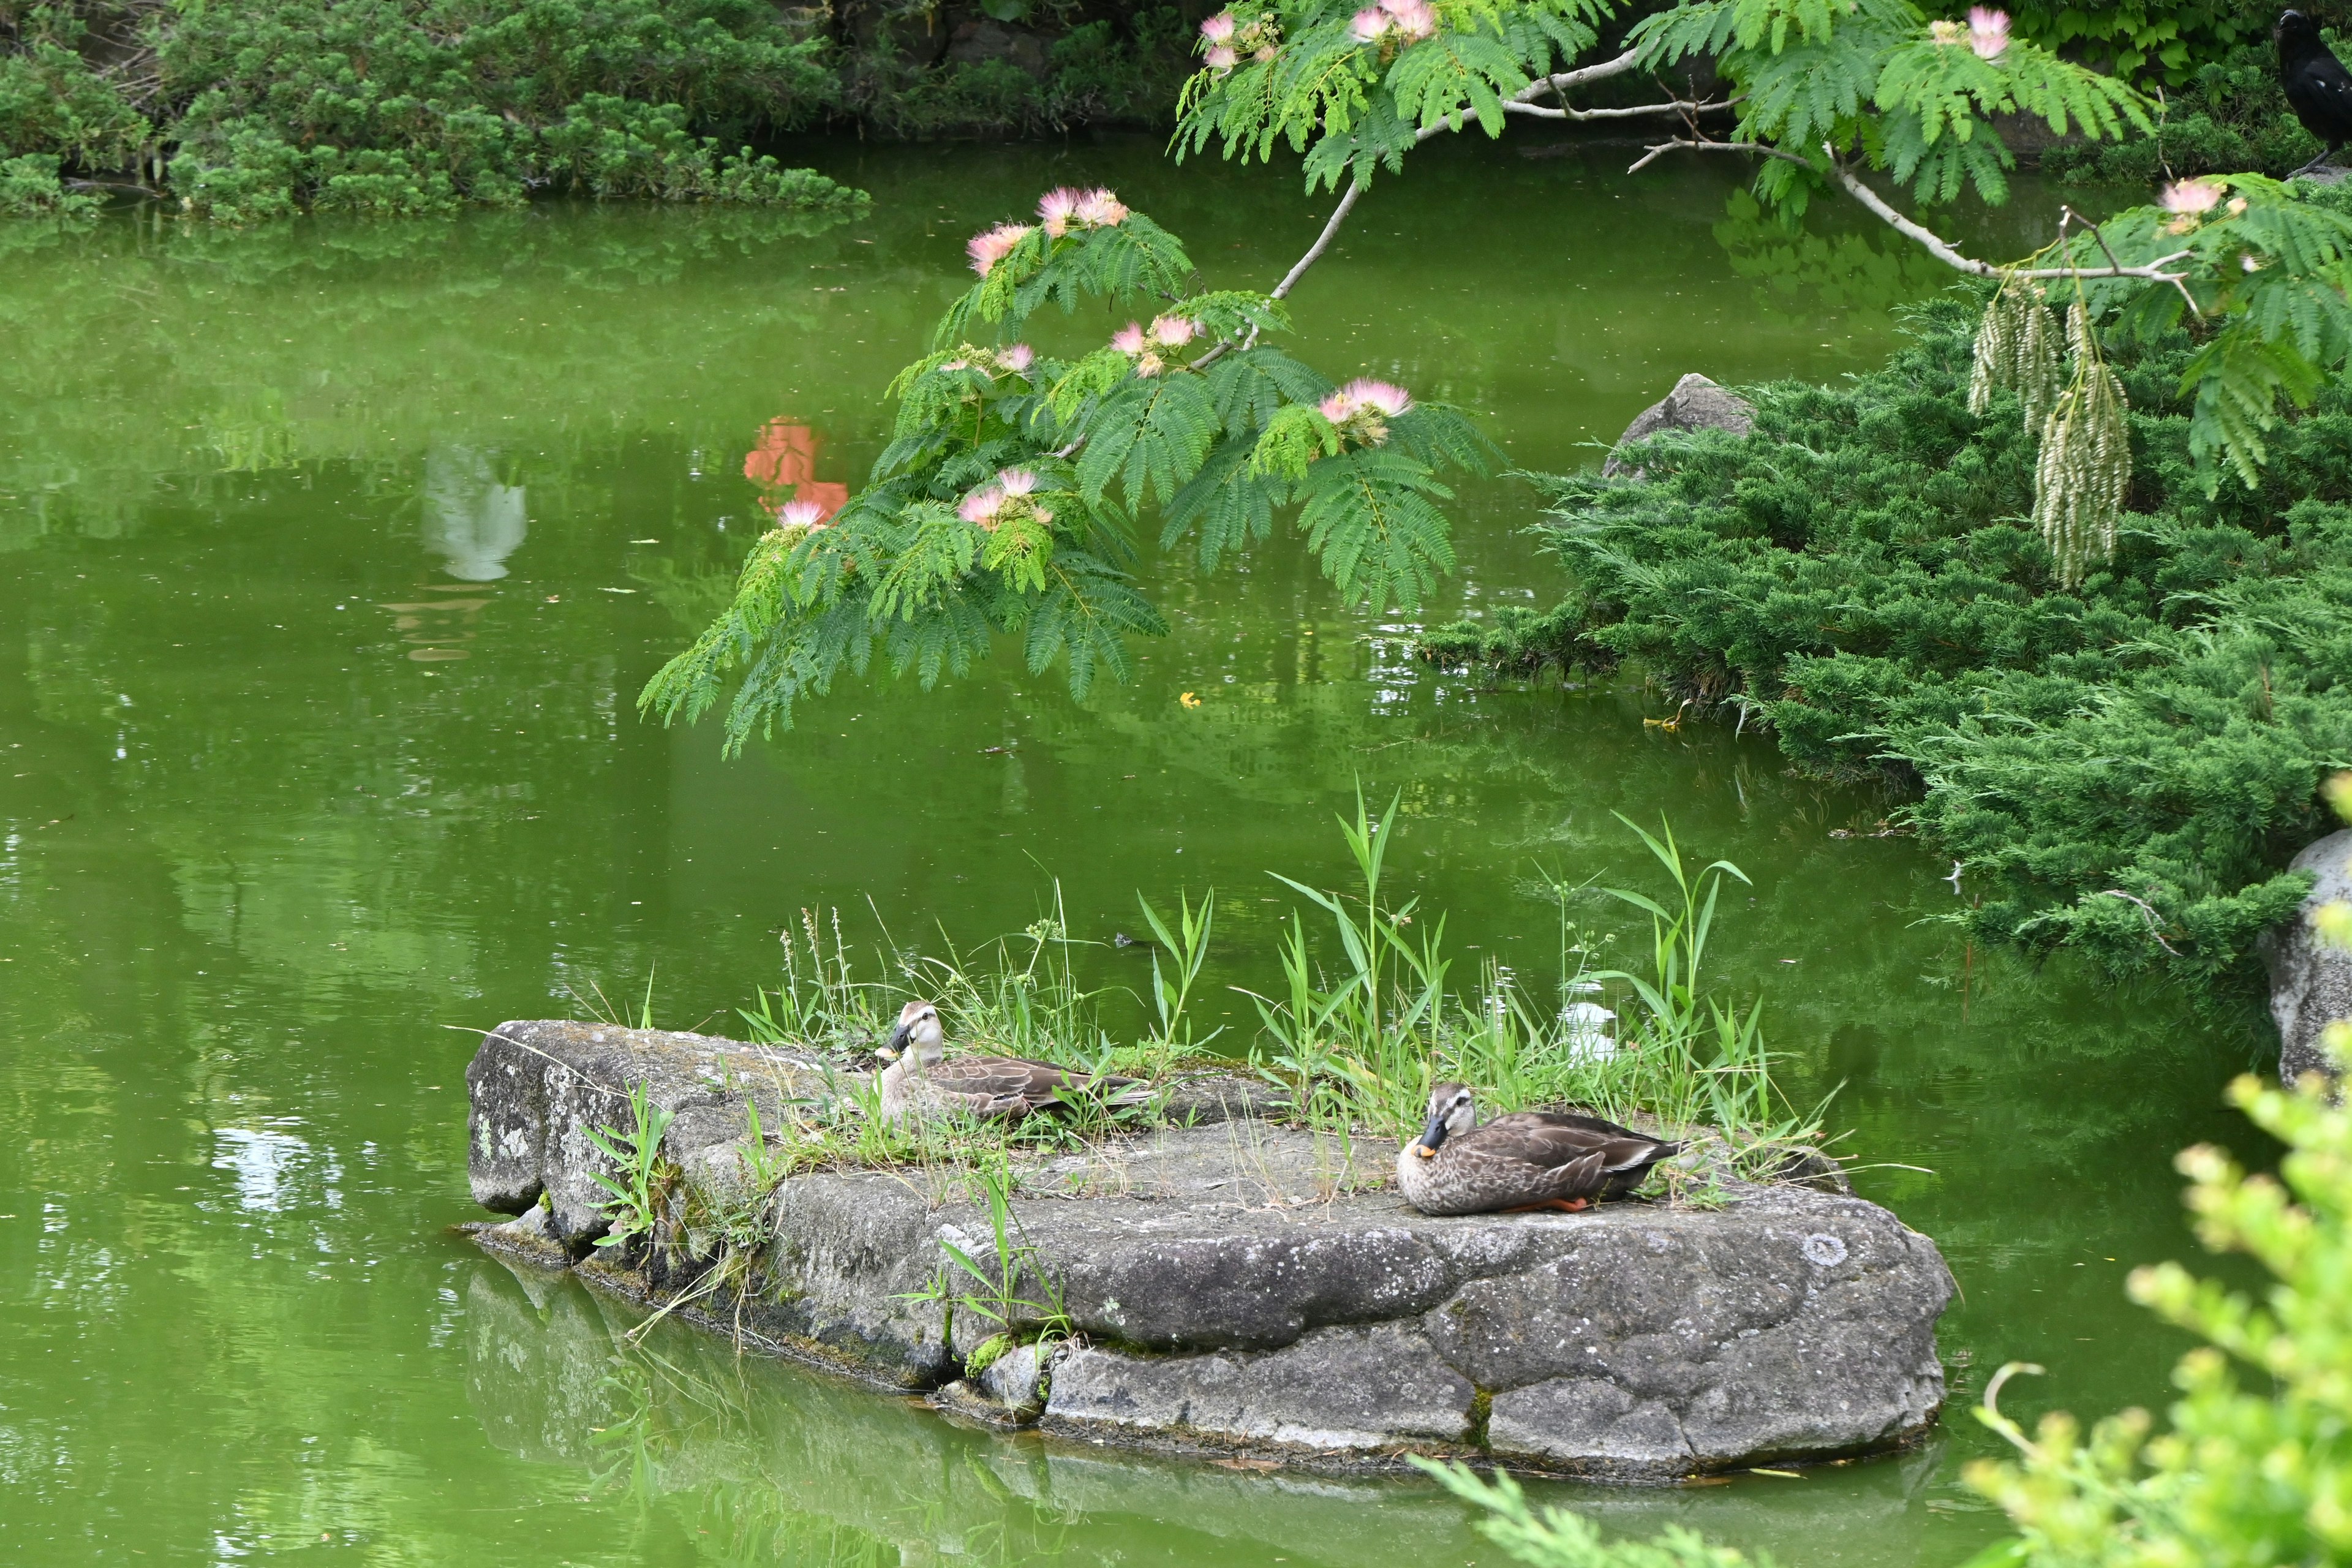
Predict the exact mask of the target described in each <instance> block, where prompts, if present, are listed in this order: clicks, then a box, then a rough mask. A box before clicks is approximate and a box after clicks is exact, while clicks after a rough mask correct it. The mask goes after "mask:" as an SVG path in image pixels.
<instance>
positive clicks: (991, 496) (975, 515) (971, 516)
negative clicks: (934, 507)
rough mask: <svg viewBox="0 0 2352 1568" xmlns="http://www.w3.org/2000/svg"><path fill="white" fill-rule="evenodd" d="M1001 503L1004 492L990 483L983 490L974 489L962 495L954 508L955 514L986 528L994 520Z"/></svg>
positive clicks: (1001, 505) (1002, 502)
mask: <svg viewBox="0 0 2352 1568" xmlns="http://www.w3.org/2000/svg"><path fill="white" fill-rule="evenodd" d="M1003 505H1004V492H1003V490H1001V489H997V488H996V487H995V486H994V485H991V486H989V487H988V489H984V490H974V491H972V492H971V494H970V495H968V496H966V497H964V498H963V500H962V502H961V504H960V505H958V506H957V508H956V515H957V516H958V517H960V518H961V519H963V520H964V521H966V522H969V523H972V524H975V525H977V526H979V527H981V528H986V527H988V526H989V525H990V524H991V523H992V522H994V521H996V514H997V512H998V510H1000V509H1002V508H1003Z"/></svg>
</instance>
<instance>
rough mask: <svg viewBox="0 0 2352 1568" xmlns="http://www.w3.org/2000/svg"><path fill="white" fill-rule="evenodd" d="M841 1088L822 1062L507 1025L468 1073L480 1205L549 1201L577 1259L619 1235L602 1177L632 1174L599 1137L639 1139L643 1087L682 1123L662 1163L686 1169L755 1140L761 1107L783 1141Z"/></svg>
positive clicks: (768, 1051)
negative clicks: (800, 1109)
mask: <svg viewBox="0 0 2352 1568" xmlns="http://www.w3.org/2000/svg"><path fill="white" fill-rule="evenodd" d="M834 1081H835V1080H834V1078H833V1075H832V1073H831V1069H830V1068H829V1067H828V1066H827V1064H826V1063H825V1062H824V1061H823V1060H822V1059H821V1058H817V1057H814V1056H812V1055H809V1054H806V1053H803V1052H796V1051H786V1050H781V1049H777V1048H775V1047H767V1046H748V1045H744V1044H742V1043H740V1041H735V1040H722V1039H719V1038H716V1037H712V1036H709V1035H688V1034H675V1033H671V1032H669V1031H667V1030H660V1029H624V1028H619V1027H616V1026H611V1025H604V1024H578V1023H571V1022H567V1021H562V1020H538V1021H523V1022H510V1023H505V1024H500V1025H499V1026H498V1027H497V1028H495V1029H493V1030H491V1031H490V1032H489V1033H488V1035H487V1036H485V1037H483V1039H482V1047H481V1049H480V1050H478V1051H477V1052H476V1053H475V1054H474V1059H473V1062H472V1063H471V1064H470V1065H469V1066H468V1067H467V1068H466V1089H467V1140H466V1148H467V1158H466V1174H467V1182H468V1184H470V1185H471V1186H472V1188H473V1193H474V1201H475V1202H476V1203H478V1204H479V1205H482V1206H483V1207H484V1208H486V1209H489V1210H492V1211H493V1212H495V1213H498V1214H513V1215H519V1214H522V1213H524V1212H525V1211H527V1210H528V1209H530V1207H531V1206H532V1205H535V1204H537V1203H539V1202H540V1201H541V1197H542V1196H544V1198H545V1199H546V1205H547V1210H548V1215H549V1223H550V1224H551V1226H552V1228H553V1229H554V1231H555V1233H556V1235H557V1236H558V1237H561V1238H562V1240H563V1241H564V1242H566V1243H567V1244H569V1245H571V1246H572V1247H573V1248H574V1249H575V1250H577V1249H578V1248H581V1247H586V1246H587V1245H588V1244H589V1243H591V1242H593V1240H594V1239H595V1238H596V1237H599V1236H602V1235H604V1232H605V1231H606V1230H607V1229H608V1228H609V1226H608V1224H607V1222H606V1220H605V1217H604V1209H603V1206H602V1204H603V1200H604V1196H605V1194H604V1188H603V1187H601V1186H599V1185H598V1184H597V1183H596V1180H595V1177H596V1174H597V1173H604V1174H606V1175H611V1176H618V1175H619V1174H620V1169H619V1166H618V1165H617V1164H616V1163H614V1161H613V1160H612V1159H610V1158H609V1157H608V1156H606V1155H605V1154H604V1152H603V1151H602V1150H600V1149H598V1148H597V1147H596V1145H595V1144H594V1143H593V1142H591V1141H590V1140H589V1137H588V1132H589V1130H590V1129H592V1128H609V1129H616V1130H620V1131H627V1130H629V1128H630V1127H631V1113H630V1107H629V1094H630V1090H631V1089H633V1088H635V1086H636V1085H638V1084H643V1085H644V1086H645V1087H646V1091H647V1098H648V1099H649V1100H651V1101H652V1102H653V1103H654V1104H656V1105H658V1106H660V1107H661V1108H662V1109H663V1110H667V1111H669V1112H671V1114H672V1121H671V1122H670V1124H669V1127H668V1130H667V1131H666V1132H665V1133H664V1134H663V1137H662V1152H663V1154H664V1155H665V1156H666V1157H667V1159H669V1160H670V1161H672V1162H673V1163H683V1162H684V1161H685V1160H686V1159H687V1158H688V1156H689V1155H691V1154H692V1153H694V1152H696V1151H698V1150H700V1149H704V1148H706V1147H709V1146H710V1145H713V1144H721V1143H728V1142H732V1141H733V1140H735V1139H738V1138H741V1137H743V1136H745V1134H746V1132H747V1131H748V1128H749V1120H750V1118H749V1112H748V1111H747V1110H746V1107H747V1105H750V1104H753V1103H756V1104H757V1105H758V1107H759V1111H760V1117H761V1126H762V1128H763V1129H765V1130H767V1131H776V1130H778V1129H780V1128H782V1126H783V1125H784V1124H785V1121H786V1118H787V1114H788V1110H789V1108H790V1107H791V1105H792V1104H793V1102H794V1101H806V1100H812V1099H814V1098H816V1097H819V1096H822V1095H824V1094H825V1093H827V1092H829V1090H830V1089H831V1088H832V1086H833V1084H834Z"/></svg>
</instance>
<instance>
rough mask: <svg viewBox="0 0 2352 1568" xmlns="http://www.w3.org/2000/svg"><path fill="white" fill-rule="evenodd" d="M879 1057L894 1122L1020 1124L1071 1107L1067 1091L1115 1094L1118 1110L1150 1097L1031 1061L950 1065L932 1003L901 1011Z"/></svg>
mask: <svg viewBox="0 0 2352 1568" xmlns="http://www.w3.org/2000/svg"><path fill="white" fill-rule="evenodd" d="M879 1054H880V1056H881V1057H882V1059H883V1060H884V1061H886V1062H887V1063H888V1064H889V1065H888V1066H887V1067H885V1068H883V1069H882V1076H881V1078H880V1079H878V1080H877V1081H878V1084H879V1087H880V1089H881V1091H882V1119H883V1120H884V1121H894V1122H896V1121H907V1120H908V1119H909V1118H917V1117H927V1116H938V1115H941V1114H961V1115H964V1116H972V1117H978V1118H980V1119H981V1120H982V1121H1019V1120H1021V1119H1022V1118H1023V1117H1024V1116H1027V1115H1029V1114H1030V1113H1032V1112H1033V1111H1038V1110H1047V1109H1050V1108H1055V1107H1066V1106H1067V1105H1068V1103H1069V1101H1068V1100H1067V1098H1066V1096H1065V1095H1064V1094H1063V1093H1062V1091H1063V1090H1065V1089H1087V1090H1090V1091H1097V1092H1099V1091H1104V1090H1108V1102H1109V1103H1110V1104H1112V1105H1135V1104H1139V1103H1141V1102H1142V1101H1143V1100H1145V1099H1147V1098H1149V1096H1150V1086H1149V1085H1147V1084H1145V1083H1144V1082H1143V1080H1142V1079H1133V1078H1118V1077H1115V1076H1111V1075H1103V1076H1100V1077H1089V1076H1087V1075H1086V1074H1084V1073H1073V1072H1071V1071H1070V1070H1069V1069H1068V1068H1058V1067H1055V1065H1054V1064H1053V1063H1051V1062H1036V1061H1031V1060H1029V1059H1028V1058H1025V1057H955V1058H950V1057H949V1056H948V1054H947V1035H946V1032H945V1031H944V1030H942V1029H941V1028H940V1010H939V1008H938V1007H937V1006H936V1005H933V1004H931V1003H929V1002H909V1003H908V1004H907V1005H906V1006H904V1007H902V1008H900V1009H899V1011H898V1027H897V1028H895V1029H893V1030H892V1031H891V1032H890V1039H889V1043H888V1044H887V1045H885V1046H884V1047H882V1049H881V1051H880V1053H879Z"/></svg>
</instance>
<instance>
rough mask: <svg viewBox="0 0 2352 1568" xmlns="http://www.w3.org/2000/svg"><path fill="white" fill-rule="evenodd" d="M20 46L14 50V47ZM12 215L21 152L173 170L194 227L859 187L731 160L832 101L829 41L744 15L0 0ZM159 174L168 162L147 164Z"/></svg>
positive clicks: (29, 196)
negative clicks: (597, 198)
mask: <svg viewBox="0 0 2352 1568" xmlns="http://www.w3.org/2000/svg"><path fill="white" fill-rule="evenodd" d="M12 35H13V38H14V43H15V47H13V48H8V47H6V46H7V42H8V40H9V38H10V37H11V36H12ZM0 49H5V53H0V156H9V155H16V157H17V160H18V161H17V163H12V164H11V165H10V166H11V168H12V169H18V170H19V171H20V172H19V173H17V174H16V175H15V176H13V177H12V180H11V182H10V184H9V185H8V187H7V189H8V192H9V193H10V196H11V197H13V199H7V198H0V205H5V208H6V209H15V210H22V209H26V208H31V207H38V206H42V205H52V204H54V202H55V201H56V200H57V196H56V194H55V193H56V190H57V182H56V181H55V180H54V179H51V180H50V181H48V182H47V189H46V190H43V189H40V188H37V187H39V186H40V185H41V182H39V181H37V180H35V179H33V178H32V177H31V175H30V174H29V172H26V171H23V170H22V169H21V159H22V157H24V156H31V155H39V156H45V157H50V158H53V159H58V158H61V159H63V160H65V161H66V162H68V163H71V164H74V165H78V166H79V167H80V168H82V169H85V170H89V171H95V172H114V171H123V170H130V171H135V172H136V174H137V175H138V176H139V177H141V178H153V177H155V176H156V175H157V174H160V173H162V172H163V170H165V169H167V170H168V177H169V182H170V186H171V189H172V191H173V194H175V195H178V196H179V198H180V199H181V201H182V202H183V203H184V205H187V206H188V207H190V208H191V209H193V210H196V211H200V212H205V213H210V214H213V215H215V216H220V217H224V218H228V219H231V220H234V221H242V220H246V219H252V218H262V217H271V216H280V215H283V214H286V213H289V212H292V211H295V210H297V209H299V208H303V207H316V208H319V209H322V210H338V209H340V210H347V211H356V212H375V213H410V214H414V213H428V212H442V211H447V210H449V209H451V208H454V207H456V206H457V205H459V204H461V203H465V202H488V203H494V204H503V203H509V202H515V201H520V200H521V199H522V198H523V197H524V196H525V195H527V194H528V193H530V191H532V190H536V189H541V188H560V189H574V190H579V191H583V192H587V193H591V194H593V195H632V196H657V197H667V198H694V199H709V200H726V201H755V202H768V203H783V204H793V205H811V204H818V205H822V204H829V203H842V202H856V201H859V200H862V199H863V198H862V197H860V196H858V195H856V193H852V192H846V191H844V190H842V189H840V188H839V187H837V186H835V185H834V184H832V183H831V182H830V181H827V180H824V179H823V178H821V177H820V176H817V175H814V174H809V173H807V172H806V171H792V170H786V169H783V168H782V167H781V166H779V165H778V164H777V163H776V162H775V160H773V159H772V158H765V157H761V156H757V155H755V154H754V153H751V150H750V149H748V148H745V149H743V150H742V151H740V152H729V151H726V150H725V149H727V148H729V147H741V146H742V142H743V140H744V139H745V138H748V137H751V136H753V135H755V134H758V133H761V132H766V131H770V130H772V129H776V128H780V127H783V126H788V125H791V124H794V123H797V122H799V121H803V120H804V119H806V118H807V117H809V116H810V115H812V114H814V113H816V112H818V111H820V110H823V109H824V108H825V107H826V105H828V104H829V103H830V102H831V101H832V99H833V95H834V81H833V77H832V74H831V73H830V71H829V70H827V69H826V68H825V66H824V61H823V58H822V56H823V52H824V43H823V40H822V39H818V38H813V37H803V35H802V33H801V32H800V31H799V30H798V29H796V28H793V27H792V26H787V25H786V24H785V23H784V22H783V21H782V19H780V16H779V14H778V13H777V12H775V11H774V10H773V9H772V8H771V7H769V6H766V5H761V4H758V3H757V0H237V3H236V4H234V5H206V4H205V3H204V0H180V3H179V4H176V5H171V6H159V7H148V8H142V9H141V10H139V11H137V12H136V13H135V14H118V13H116V12H114V11H113V10H111V9H110V7H108V6H107V5H104V4H102V3H96V0H82V3H81V4H79V5H61V6H46V7H35V8H31V9H26V10H21V11H20V10H16V9H13V8H12V7H11V6H9V5H7V4H6V3H5V0H0ZM159 165H160V167H159Z"/></svg>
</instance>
